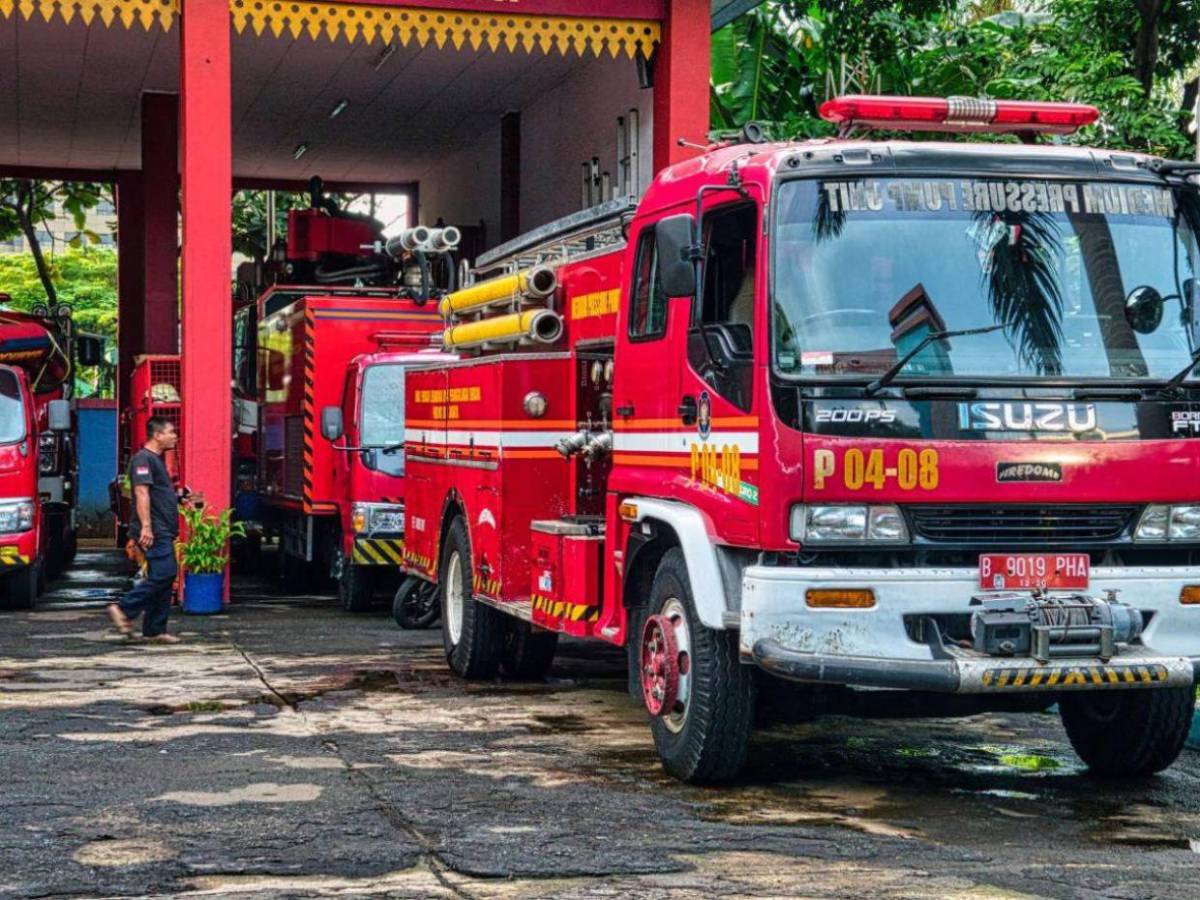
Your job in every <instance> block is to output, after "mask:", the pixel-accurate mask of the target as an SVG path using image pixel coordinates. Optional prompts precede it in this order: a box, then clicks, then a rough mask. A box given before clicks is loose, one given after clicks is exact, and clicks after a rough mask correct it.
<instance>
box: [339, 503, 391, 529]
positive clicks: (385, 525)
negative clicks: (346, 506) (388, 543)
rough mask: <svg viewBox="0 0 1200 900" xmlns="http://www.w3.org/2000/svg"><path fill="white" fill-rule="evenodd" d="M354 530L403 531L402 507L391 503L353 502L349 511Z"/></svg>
mask: <svg viewBox="0 0 1200 900" xmlns="http://www.w3.org/2000/svg"><path fill="white" fill-rule="evenodd" d="M350 518H351V522H352V524H353V526H354V530H355V532H357V533H359V534H362V533H363V532H366V533H367V534H374V533H375V532H395V533H400V534H403V532H404V507H403V506H399V505H397V504H393V503H355V504H354V507H353V508H352V509H351V513H350Z"/></svg>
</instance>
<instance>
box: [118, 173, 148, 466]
mask: <svg viewBox="0 0 1200 900" xmlns="http://www.w3.org/2000/svg"><path fill="white" fill-rule="evenodd" d="M142 212H143V203H142V173H141V172H122V173H121V174H120V175H118V176H117V415H118V416H119V415H120V414H121V412H122V411H123V410H124V409H125V407H127V406H128V405H129V399H130V398H129V376H130V373H132V372H133V358H134V357H135V356H137V355H138V354H139V353H143V352H145V351H144V346H145V337H146V333H145V319H144V316H143V312H144V310H143V305H142V300H143V298H144V296H145V284H146V283H145V275H146V273H145V261H144V256H145V241H144V236H145V227H144V222H143V218H142ZM118 448H119V445H118Z"/></svg>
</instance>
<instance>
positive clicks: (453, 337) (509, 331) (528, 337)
mask: <svg viewBox="0 0 1200 900" xmlns="http://www.w3.org/2000/svg"><path fill="white" fill-rule="evenodd" d="M562 334H563V320H562V316H560V315H559V314H558V313H556V312H553V311H552V310H549V309H530V310H526V311H525V312H520V313H511V314H510V315H507V316H497V317H496V318H494V319H481V320H480V321H478V322H466V323H464V324H462V325H451V326H450V327H449V328H447V329H446V330H445V331H443V332H442V346H443V347H445V348H446V349H447V350H455V349H458V350H461V349H465V348H467V347H478V346H481V345H483V344H504V343H514V342H517V341H528V342H530V343H534V344H553V343H555V342H556V341H558V339H559V338H561V337H562Z"/></svg>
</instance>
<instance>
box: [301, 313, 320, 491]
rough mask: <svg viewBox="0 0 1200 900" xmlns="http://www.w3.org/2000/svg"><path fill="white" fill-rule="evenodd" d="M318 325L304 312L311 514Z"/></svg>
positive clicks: (306, 451) (306, 469)
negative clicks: (314, 373)
mask: <svg viewBox="0 0 1200 900" xmlns="http://www.w3.org/2000/svg"><path fill="white" fill-rule="evenodd" d="M315 325H316V323H315V320H314V319H313V311H312V310H311V309H305V310H304V498H303V499H304V511H305V512H306V513H311V512H312V511H313V508H312V493H313V440H314V432H313V417H314V414H315V410H316V394H315V390H316V381H315V380H314V378H313V370H314V367H315V363H316V355H317V354H316V340H317V332H316V327H315Z"/></svg>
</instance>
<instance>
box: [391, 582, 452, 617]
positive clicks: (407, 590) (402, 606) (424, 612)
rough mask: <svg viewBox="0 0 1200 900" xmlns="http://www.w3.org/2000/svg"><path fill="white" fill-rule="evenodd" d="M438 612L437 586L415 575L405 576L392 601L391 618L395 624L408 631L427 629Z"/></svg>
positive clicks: (439, 607)
mask: <svg viewBox="0 0 1200 900" xmlns="http://www.w3.org/2000/svg"><path fill="white" fill-rule="evenodd" d="M440 611H441V604H440V603H439V602H438V589H437V585H436V584H430V583H429V582H428V581H426V580H425V579H424V578H418V577H417V576H416V575H407V576H405V578H404V580H403V581H401V582H400V587H399V588H397V589H396V596H395V597H394V598H393V599H392V618H393V619H395V620H396V624H397V625H399V626H400V627H401V628H405V629H409V630H418V629H422V628H428V627H429V626H430V625H432V624H433V623H434V622H436V621H437V617H438V613H439V612H440Z"/></svg>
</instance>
